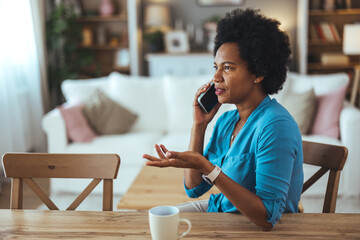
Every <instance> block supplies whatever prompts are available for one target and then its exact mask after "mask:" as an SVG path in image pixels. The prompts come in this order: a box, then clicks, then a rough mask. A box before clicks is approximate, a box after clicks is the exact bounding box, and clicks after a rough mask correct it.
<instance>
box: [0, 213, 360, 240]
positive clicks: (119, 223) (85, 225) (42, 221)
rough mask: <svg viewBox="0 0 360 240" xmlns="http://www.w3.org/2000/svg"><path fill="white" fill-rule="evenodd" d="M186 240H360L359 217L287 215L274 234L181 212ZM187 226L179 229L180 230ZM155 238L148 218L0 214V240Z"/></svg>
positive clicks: (233, 219) (224, 216) (227, 218)
mask: <svg viewBox="0 0 360 240" xmlns="http://www.w3.org/2000/svg"><path fill="white" fill-rule="evenodd" d="M180 217H181V218H187V219H189V220H190V221H191V223H192V229H191V231H190V233H189V235H187V236H186V237H185V238H184V239H195V240H196V239H360V228H359V223H360V214H333V213H315V214H311V213H290V214H284V215H283V217H282V218H281V220H280V221H279V222H278V223H277V224H276V226H275V228H274V229H273V230H271V231H270V232H264V231H262V230H261V229H260V228H259V227H258V226H256V225H255V224H253V223H251V222H250V221H249V220H248V219H247V218H245V217H244V216H242V215H240V214H229V213H180ZM183 229H185V226H182V225H181V227H180V231H182V230H183ZM69 238H71V239H88V238H93V239H94V238H95V239H119V238H120V239H151V236H150V230H149V222H148V213H147V211H139V212H119V211H117V212H116V211H115V212H102V211H93V212H87V211H40V210H7V209H6V210H5V209H1V210H0V239H69Z"/></svg>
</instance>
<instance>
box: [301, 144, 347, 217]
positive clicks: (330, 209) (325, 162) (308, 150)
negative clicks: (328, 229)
mask: <svg viewBox="0 0 360 240" xmlns="http://www.w3.org/2000/svg"><path fill="white" fill-rule="evenodd" d="M303 153H304V163H305V164H310V165H314V166H319V167H321V168H320V169H319V170H318V171H317V172H316V173H315V174H314V175H313V176H311V177H310V178H309V179H308V180H307V181H306V182H305V183H304V185H303V190H302V192H303V193H304V192H305V191H306V190H307V189H308V188H309V187H310V186H312V185H313V184H314V183H315V182H316V181H317V180H319V179H320V178H321V177H322V176H323V175H324V174H325V173H326V172H327V171H330V173H329V178H328V183H327V187H326V193H325V200H324V206H323V211H322V212H323V213H335V208H336V200H337V194H338V187H339V180H340V172H341V170H342V169H343V167H344V164H345V161H346V158H347V155H348V150H347V148H346V147H343V146H336V145H328V144H322V143H316V142H307V141H303Z"/></svg>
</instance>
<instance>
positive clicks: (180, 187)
mask: <svg viewBox="0 0 360 240" xmlns="http://www.w3.org/2000/svg"><path fill="white" fill-rule="evenodd" d="M183 178H184V170H183V169H178V168H171V167H170V168H157V167H149V166H144V167H143V169H142V170H141V171H140V173H139V175H138V176H137V178H136V179H135V181H134V182H133V184H132V185H131V187H130V188H129V190H128V191H127V193H126V194H125V195H124V196H122V198H121V199H120V201H119V203H118V205H117V208H118V209H140V210H146V209H150V208H152V207H155V206H160V205H176V204H180V203H185V202H189V201H196V200H204V199H209V197H210V194H212V193H219V192H220V191H219V190H218V189H217V188H216V187H215V186H214V187H212V189H210V191H209V192H208V193H206V194H204V195H203V196H201V197H200V198H197V199H191V198H189V197H188V196H187V195H186V193H185V190H184V184H183ZM115 191H116V190H115Z"/></svg>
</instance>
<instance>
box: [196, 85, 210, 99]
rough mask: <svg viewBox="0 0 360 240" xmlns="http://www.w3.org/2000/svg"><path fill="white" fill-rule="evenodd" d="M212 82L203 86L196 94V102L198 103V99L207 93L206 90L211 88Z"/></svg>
mask: <svg viewBox="0 0 360 240" xmlns="http://www.w3.org/2000/svg"><path fill="white" fill-rule="evenodd" d="M210 82H211V81H210ZM210 82H209V83H206V84H204V85H202V86H201V87H200V88H199V89H198V90H197V92H196V94H195V101H196V102H197V99H198V97H199V96H200V94H202V93H204V92H206V90H208V88H209V87H210Z"/></svg>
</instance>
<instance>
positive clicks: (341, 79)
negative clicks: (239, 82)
mask: <svg viewBox="0 0 360 240" xmlns="http://www.w3.org/2000/svg"><path fill="white" fill-rule="evenodd" d="M348 83H349V76H348V75H347V74H346V73H335V74H322V75H301V74H297V73H288V78H287V80H286V82H285V84H284V89H283V92H281V93H279V94H277V95H274V96H273V97H275V98H276V99H277V100H278V101H279V102H280V103H281V104H284V103H283V100H284V99H286V98H287V97H289V96H291V95H293V94H294V93H295V94H302V93H305V92H307V91H309V90H310V89H314V93H315V95H316V97H317V106H318V107H317V108H316V111H315V116H314V121H313V124H315V122H317V123H316V125H317V126H326V128H322V131H313V129H314V126H313V125H312V126H311V127H310V131H309V134H322V135H325V136H330V137H335V138H338V134H334V132H338V130H336V127H334V124H335V125H337V129H338V127H339V117H340V111H341V108H342V104H343V102H344V96H343V97H341V96H340V95H341V93H342V91H340V90H339V89H342V90H344V88H345V89H346V86H347V85H348ZM337 90H339V91H340V92H341V93H339V92H338V93H337V94H336V93H334V92H336V91H337ZM328 94H329V98H326V100H327V101H326V102H328V103H329V104H323V103H322V102H325V101H324V99H323V98H324V96H327V95H328ZM332 94H335V95H336V97H335V98H333V99H332V101H331V103H330V102H329V99H331V97H330V95H332ZM339 106H341V107H340V109H339ZM324 108H325V109H324ZM331 108H334V109H331ZM329 109H331V110H332V111H329ZM335 109H336V111H334V110H335ZM319 113H321V114H320V115H319V116H318V114H319ZM320 116H321V118H320ZM330 118H331V119H332V120H334V121H332V125H329V123H328V122H326V121H327V120H328V119H330ZM316 119H317V120H316ZM324 120H326V121H324ZM317 129H318V128H317V127H315V130H317ZM334 129H335V130H334ZM327 131H329V132H331V134H330V135H329V134H328V132H327Z"/></svg>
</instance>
